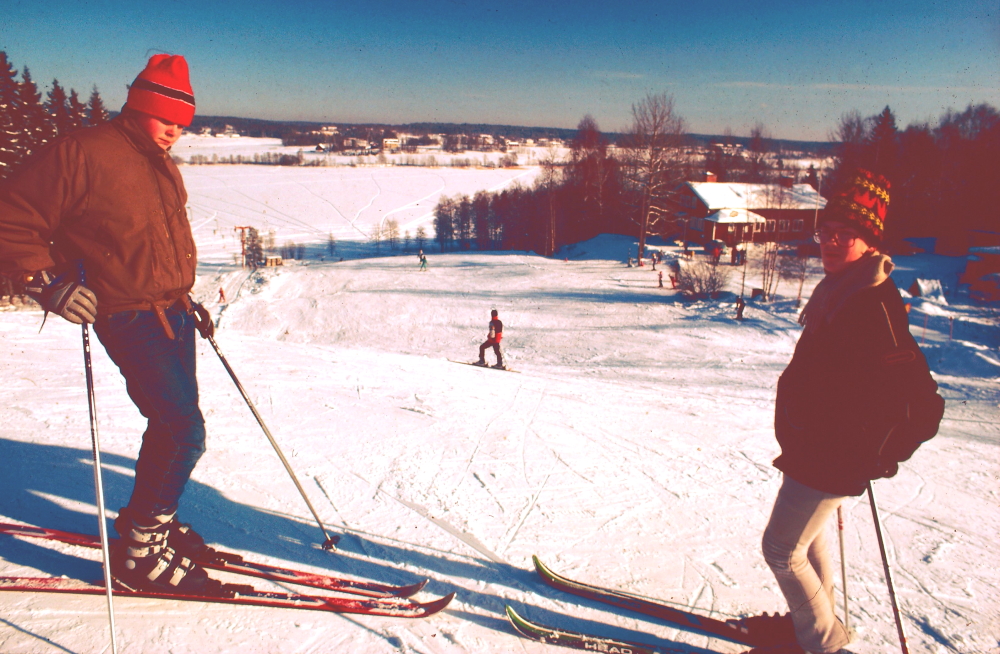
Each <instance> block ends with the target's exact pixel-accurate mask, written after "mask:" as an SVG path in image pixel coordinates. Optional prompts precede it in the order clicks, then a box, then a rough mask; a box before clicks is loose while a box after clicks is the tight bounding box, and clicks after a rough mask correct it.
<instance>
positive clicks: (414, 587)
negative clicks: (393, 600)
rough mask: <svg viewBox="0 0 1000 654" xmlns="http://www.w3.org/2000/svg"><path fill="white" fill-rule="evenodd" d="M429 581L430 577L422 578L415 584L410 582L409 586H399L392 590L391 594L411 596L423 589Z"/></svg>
mask: <svg viewBox="0 0 1000 654" xmlns="http://www.w3.org/2000/svg"><path fill="white" fill-rule="evenodd" d="M429 581H430V579H422V580H420V581H418V582H417V583H415V584H410V585H409V586H400V587H399V588H396V589H395V590H393V591H392V595H393V596H395V597H412V596H413V595H416V594H417V593H419V592H420V591H421V590H423V589H424V586H426V585H427V582H429Z"/></svg>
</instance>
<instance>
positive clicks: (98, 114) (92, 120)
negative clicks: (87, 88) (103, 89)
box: [87, 85, 108, 127]
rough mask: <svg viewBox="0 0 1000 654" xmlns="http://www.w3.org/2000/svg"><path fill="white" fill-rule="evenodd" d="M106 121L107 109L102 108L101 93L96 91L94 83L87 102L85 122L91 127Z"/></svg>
mask: <svg viewBox="0 0 1000 654" xmlns="http://www.w3.org/2000/svg"><path fill="white" fill-rule="evenodd" d="M106 122H108V110H107V109H105V108H104V101H103V100H101V94H100V93H98V92H97V86H96V85H95V86H94V90H93V91H92V92H91V94H90V101H89V102H88V103H87V124H88V125H90V126H91V127H93V126H94V125H100V124H101V123H106Z"/></svg>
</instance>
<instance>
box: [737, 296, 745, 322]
mask: <svg viewBox="0 0 1000 654" xmlns="http://www.w3.org/2000/svg"><path fill="white" fill-rule="evenodd" d="M746 306H747V302H746V300H744V299H743V296H742V295H741V296H739V297H738V298H736V319H737V320H743V309H745V308H746Z"/></svg>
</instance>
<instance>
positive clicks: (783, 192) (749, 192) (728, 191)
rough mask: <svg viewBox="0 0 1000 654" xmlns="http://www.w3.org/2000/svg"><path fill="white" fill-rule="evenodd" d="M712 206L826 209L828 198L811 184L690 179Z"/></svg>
mask: <svg viewBox="0 0 1000 654" xmlns="http://www.w3.org/2000/svg"><path fill="white" fill-rule="evenodd" d="M687 184H688V186H690V187H691V190H692V191H694V193H695V195H697V196H698V197H699V198H700V199H701V201H702V202H704V203H705V206H707V207H708V208H709V209H710V210H712V211H716V210H719V209H816V208H819V209H822V208H823V207H825V206H826V198H824V197H823V196H822V195H820V194H819V193H817V192H816V189H814V188H813V187H811V186H809V185H808V184H793V185H792V186H791V188H786V187H784V186H780V185H778V184H743V183H736V182H688V183H687Z"/></svg>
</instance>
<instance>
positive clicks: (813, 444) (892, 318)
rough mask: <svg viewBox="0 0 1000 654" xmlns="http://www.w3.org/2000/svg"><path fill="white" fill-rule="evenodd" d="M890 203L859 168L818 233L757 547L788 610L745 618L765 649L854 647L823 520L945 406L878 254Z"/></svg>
mask: <svg viewBox="0 0 1000 654" xmlns="http://www.w3.org/2000/svg"><path fill="white" fill-rule="evenodd" d="M888 205H889V182H888V181H887V180H886V179H885V178H884V177H881V176H878V175H874V174H872V173H871V172H868V171H866V170H857V171H855V172H854V173H853V174H852V175H851V176H850V177H849V178H848V179H847V182H846V184H845V185H844V186H843V187H842V188H840V189H839V190H838V192H837V193H836V194H835V195H834V196H833V197H832V198H831V199H830V201H829V203H828V204H827V208H826V209H825V210H824V212H823V215H822V216H821V218H820V224H819V229H818V230H817V231H816V234H815V240H816V241H817V242H818V243H819V244H820V251H821V255H822V260H823V269H824V271H825V273H826V276H825V277H824V278H823V280H822V281H820V283H819V284H818V285H817V286H816V288H815V290H814V291H813V294H812V297H811V298H810V299H809V302H808V303H807V305H806V307H805V309H804V310H803V312H802V316H801V317H800V322H801V323H802V324H803V325H804V326H805V329H804V330H803V332H802V336H801V337H800V338H799V341H798V344H797V345H796V347H795V353H794V355H793V356H792V360H791V362H790V363H789V364H788V367H787V368H786V369H785V371H784V372H783V373H782V375H781V378H780V379H779V381H778V393H777V400H776V402H775V415H774V429H775V436H776V437H777V440H778V444H779V445H780V446H781V454H780V455H779V456H778V457H777V458H776V459H775V460H774V465H775V467H776V468H778V469H779V470H781V472H782V484H781V488H780V490H779V491H778V496H777V499H776V500H775V503H774V508H773V510H772V513H771V518H770V520H769V522H768V525H767V528H766V530H765V532H764V537H763V543H762V548H763V553H764V558H765V560H766V561H767V564H768V566H769V567H770V568H771V570H772V572H773V573H774V575H775V578H776V579H777V581H778V586H779V587H780V588H781V592H782V594H783V595H784V596H785V599H786V600H787V602H788V607H789V609H790V611H791V612H790V614H786V615H784V616H780V617H779V616H773V617H770V616H756V617H752V618H747V619H745V620H744V623H745V626H747V627H749V628H750V629H751V630H756V631H758V632H760V631H764V632H766V633H768V634H770V635H771V636H772V637H773V641H774V642H777V643H780V642H782V641H783V642H785V643H786V644H785V645H783V646H780V647H779V648H778V649H768V650H767V651H768V652H770V653H771V654H778V653H779V652H782V653H783V654H802V652H810V653H813V654H819V653H824V654H825V653H829V652H838V651H840V649H841V648H842V647H844V646H845V645H847V644H848V642H850V640H851V637H850V634H848V632H847V630H846V629H845V628H844V625H843V624H842V623H841V622H840V620H839V619H838V618H837V617H836V615H835V611H834V608H835V604H834V584H833V582H834V576H835V575H834V572H833V570H834V569H833V565H832V563H831V557H830V552H829V549H828V547H827V543H826V535H825V534H826V528H827V525H828V524H829V522H830V516H831V515H832V514H833V513H834V512H836V510H837V507H839V506H840V504H841V502H843V500H844V499H845V497H847V496H851V495H855V496H856V495H861V494H862V493H863V492H864V491H865V490H866V488H867V487H868V483H869V481H870V480H873V479H879V478H883V477H892V476H894V475H895V474H896V472H897V470H898V468H899V463H900V462H902V461H905V460H907V459H909V458H910V456H911V455H912V454H913V453H914V451H916V449H917V447H919V446H920V444H921V443H922V442H924V441H926V440H928V439H930V438H931V437H933V436H934V434H935V433H937V428H938V423H939V422H940V420H941V416H942V413H943V411H944V400H943V399H942V398H941V396H940V395H938V394H937V384H936V383H935V382H934V380H933V379H932V378H931V375H930V371H929V369H928V366H927V361H926V360H925V359H924V355H923V354H922V353H921V352H920V348H919V347H918V346H917V343H916V341H914V339H913V337H912V336H911V335H910V331H909V325H908V322H907V314H906V311H905V309H904V306H903V301H902V298H901V297H900V295H899V291H898V290H897V288H896V285H895V283H894V282H893V281H892V278H891V277H890V273H891V272H892V269H893V264H892V260H891V259H890V258H889V257H888V256H887V255H885V254H883V253H882V252H881V251H880V249H881V247H882V237H883V233H884V223H885V217H886V210H887V208H888Z"/></svg>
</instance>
